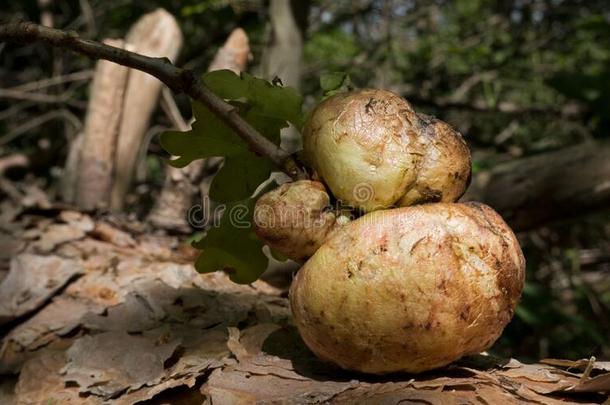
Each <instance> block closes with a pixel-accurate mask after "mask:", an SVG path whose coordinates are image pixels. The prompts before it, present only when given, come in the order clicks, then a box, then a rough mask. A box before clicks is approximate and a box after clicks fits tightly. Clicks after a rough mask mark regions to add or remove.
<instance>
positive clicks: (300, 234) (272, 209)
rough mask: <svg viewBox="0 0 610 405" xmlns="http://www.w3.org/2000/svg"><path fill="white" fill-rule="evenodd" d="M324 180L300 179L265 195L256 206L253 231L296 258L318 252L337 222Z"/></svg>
mask: <svg viewBox="0 0 610 405" xmlns="http://www.w3.org/2000/svg"><path fill="white" fill-rule="evenodd" d="M336 219H337V218H336V215H335V213H334V212H333V211H332V210H330V198H329V196H328V193H327V192H326V189H325V188H324V185H323V184H322V183H319V182H316V181H310V180H299V181H295V182H293V183H285V184H282V185H281V186H279V187H278V188H276V189H274V190H272V191H270V192H268V193H265V194H263V195H262V196H261V197H260V198H259V199H258V201H257V202H256V205H255V207H254V231H255V232H256V234H257V236H258V237H259V238H260V239H261V240H262V241H264V242H265V243H266V244H267V245H269V247H271V248H272V249H274V250H275V251H277V252H279V253H281V254H283V255H285V256H286V257H288V258H290V259H292V260H295V261H304V260H306V259H307V258H308V257H310V256H311V255H313V254H314V253H315V251H316V250H318V248H319V247H320V246H321V245H322V243H323V242H324V240H325V239H326V237H327V236H328V234H329V233H330V232H331V231H332V230H333V228H334V227H335V225H336V224H337V221H336Z"/></svg>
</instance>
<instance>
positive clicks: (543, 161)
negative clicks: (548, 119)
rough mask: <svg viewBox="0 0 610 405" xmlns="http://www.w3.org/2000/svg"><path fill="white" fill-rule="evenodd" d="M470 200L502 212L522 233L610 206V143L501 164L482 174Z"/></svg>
mask: <svg viewBox="0 0 610 405" xmlns="http://www.w3.org/2000/svg"><path fill="white" fill-rule="evenodd" d="M462 200H464V201H467V200H477V201H481V202H484V203H486V204H489V205H490V206H492V207H493V208H494V209H496V210H497V211H498V212H499V213H500V214H501V215H502V216H503V217H504V219H505V220H506V222H507V223H508V224H509V225H510V226H511V227H512V228H513V229H514V230H516V231H523V230H528V229H532V228H534V227H536V226H539V225H541V224H545V223H548V222H551V221H557V220H563V219H567V218H570V217H574V216H577V215H579V214H583V213H586V212H588V211H590V210H594V209H597V208H603V207H608V203H609V202H610V143H609V142H590V143H585V144H581V145H577V146H573V147H569V148H565V149H561V150H557V151H554V152H548V153H543V154H540V155H537V156H531V157H527V158H523V159H516V160H512V161H509V162H506V163H502V164H499V165H497V166H495V167H493V168H492V169H490V170H485V171H483V172H481V173H478V174H477V175H476V176H475V177H474V179H473V182H472V185H471V187H470V189H469V190H468V192H467V193H466V195H465V196H464V197H463V199H462Z"/></svg>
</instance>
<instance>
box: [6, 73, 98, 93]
mask: <svg viewBox="0 0 610 405" xmlns="http://www.w3.org/2000/svg"><path fill="white" fill-rule="evenodd" d="M92 77H93V70H91V69H89V70H81V71H78V72H73V73H68V74H65V75H61V76H55V77H51V78H48V79H43V80H38V81H35V82H29V83H24V84H20V85H19V86H15V87H11V88H10V89H9V90H19V91H32V90H40V89H43V88H45V87H50V86H55V85H58V84H64V83H71V82H78V81H80V80H87V79H90V78H92Z"/></svg>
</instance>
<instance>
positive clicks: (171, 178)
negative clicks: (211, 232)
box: [148, 28, 250, 231]
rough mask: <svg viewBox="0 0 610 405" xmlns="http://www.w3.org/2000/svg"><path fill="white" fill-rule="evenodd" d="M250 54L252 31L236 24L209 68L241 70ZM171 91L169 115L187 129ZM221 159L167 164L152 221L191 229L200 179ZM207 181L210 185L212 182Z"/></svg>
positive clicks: (161, 224)
mask: <svg viewBox="0 0 610 405" xmlns="http://www.w3.org/2000/svg"><path fill="white" fill-rule="evenodd" d="M249 56H250V46H249V41H248V35H247V34H246V32H245V31H244V30H243V29H241V28H236V29H234V30H233V32H231V34H230V35H229V37H228V38H227V41H226V42H225V44H224V46H223V47H221V48H220V49H219V50H218V52H217V53H216V56H215V57H214V60H213V61H212V63H211V64H210V66H209V69H208V71H213V70H220V69H229V70H232V71H233V72H235V73H240V72H241V71H244V70H246V67H247V65H248V58H249ZM167 95H168V97H169V100H168V99H167V97H164V100H167V102H166V109H168V110H173V112H170V113H169V114H168V115H170V116H174V118H173V119H172V121H173V122H174V125H175V126H176V128H177V129H179V130H180V131H187V130H188V129H189V128H190V125H188V124H186V123H184V120H183V119H182V117H181V116H180V115H179V114H180V113H179V111H177V109H175V108H173V106H175V104H174V102H173V99H172V98H171V94H168V93H167ZM167 104H169V105H167ZM176 115H177V116H176ZM217 160H218V159H205V160H204V159H200V160H196V161H194V162H192V163H191V164H189V165H188V166H187V167H185V168H182V169H176V168H174V167H171V166H169V165H167V167H166V169H165V183H164V184H163V189H162V190H161V194H160V195H159V198H158V199H157V201H156V202H155V205H154V207H153V209H152V210H151V212H150V214H149V216H148V221H149V222H150V223H152V224H153V225H154V226H156V227H158V228H162V229H168V230H177V231H188V230H189V229H190V226H189V224H188V219H187V215H188V211H189V209H190V208H191V205H192V203H193V199H194V197H195V195H196V194H197V192H198V190H199V187H198V183H200V180H201V178H202V177H203V175H204V173H205V172H210V171H213V170H215V169H214V168H215V167H216V166H217V163H218V162H217ZM206 184H208V186H209V182H207V183H206Z"/></svg>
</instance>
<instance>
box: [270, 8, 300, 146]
mask: <svg viewBox="0 0 610 405" xmlns="http://www.w3.org/2000/svg"><path fill="white" fill-rule="evenodd" d="M308 14H309V1H305V0H302V1H289V0H271V2H270V4H269V17H270V24H271V39H270V41H269V44H268V45H267V48H266V49H265V52H264V54H263V58H262V59H263V60H262V63H261V65H262V70H263V72H262V74H263V76H264V77H265V78H267V79H269V80H272V79H274V78H276V77H277V78H279V79H280V80H281V81H282V83H283V84H284V85H285V86H291V87H294V88H296V89H298V88H299V87H300V82H301V66H302V64H303V63H302V59H303V41H304V36H305V30H306V26H307V16H308ZM282 148H283V149H285V150H287V151H289V152H291V153H294V152H296V151H297V150H300V149H301V143H300V137H299V134H298V131H297V130H295V129H294V128H292V127H291V128H289V129H288V130H286V131H283V133H282Z"/></svg>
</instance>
